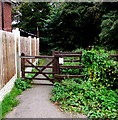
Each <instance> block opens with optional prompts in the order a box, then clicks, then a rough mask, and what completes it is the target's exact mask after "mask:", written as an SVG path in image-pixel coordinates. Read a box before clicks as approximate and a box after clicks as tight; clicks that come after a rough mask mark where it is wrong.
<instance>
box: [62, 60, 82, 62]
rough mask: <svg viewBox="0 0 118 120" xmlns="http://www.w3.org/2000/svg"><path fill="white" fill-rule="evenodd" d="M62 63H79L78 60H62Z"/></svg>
mask: <svg viewBox="0 0 118 120" xmlns="http://www.w3.org/2000/svg"><path fill="white" fill-rule="evenodd" d="M64 62H80V60H64Z"/></svg>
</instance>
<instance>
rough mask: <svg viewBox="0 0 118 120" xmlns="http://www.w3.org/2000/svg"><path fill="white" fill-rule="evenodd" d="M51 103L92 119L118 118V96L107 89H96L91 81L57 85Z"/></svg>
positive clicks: (68, 82) (65, 82)
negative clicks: (56, 103) (57, 103)
mask: <svg viewBox="0 0 118 120" xmlns="http://www.w3.org/2000/svg"><path fill="white" fill-rule="evenodd" d="M54 85H55V87H54V88H53V91H52V95H53V96H52V98H51V101H53V102H59V103H60V104H61V108H62V109H64V110H67V111H71V112H72V111H74V112H79V113H84V114H86V115H87V116H88V117H90V118H117V117H118V116H117V110H118V96H117V93H116V92H114V91H113V90H107V89H106V88H105V87H103V86H101V87H94V86H93V83H92V82H91V81H84V82H83V83H82V84H78V83H77V82H75V81H73V80H71V79H70V80H64V81H62V84H60V83H55V84H54Z"/></svg>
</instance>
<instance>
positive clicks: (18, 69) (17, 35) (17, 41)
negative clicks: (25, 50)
mask: <svg viewBox="0 0 118 120" xmlns="http://www.w3.org/2000/svg"><path fill="white" fill-rule="evenodd" d="M12 32H13V34H14V40H15V64H16V75H17V78H19V77H20V76H21V60H20V55H21V53H20V52H21V50H20V49H21V48H20V31H19V28H16V29H15V30H13V31H12Z"/></svg>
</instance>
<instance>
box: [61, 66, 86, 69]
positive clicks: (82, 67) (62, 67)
mask: <svg viewBox="0 0 118 120" xmlns="http://www.w3.org/2000/svg"><path fill="white" fill-rule="evenodd" d="M60 68H62V69H63V68H64V69H65V68H77V69H79V68H85V66H83V65H79V66H62V65H61V66H60Z"/></svg>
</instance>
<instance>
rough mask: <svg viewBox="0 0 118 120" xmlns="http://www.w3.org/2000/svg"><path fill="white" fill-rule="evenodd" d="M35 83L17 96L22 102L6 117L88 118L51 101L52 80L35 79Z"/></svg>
mask: <svg viewBox="0 0 118 120" xmlns="http://www.w3.org/2000/svg"><path fill="white" fill-rule="evenodd" d="M34 83H36V85H33V87H32V88H31V89H28V90H26V91H24V92H23V94H22V95H19V96H18V97H17V99H18V100H19V101H20V104H19V105H18V106H17V107H15V108H14V109H13V111H11V112H10V113H8V114H7V115H6V118H86V116H84V115H82V114H78V115H76V116H73V115H72V114H69V113H65V112H62V111H60V110H59V108H58V107H57V106H56V105H55V104H53V103H52V102H51V101H50V97H51V91H52V88H53V84H52V83H51V82H49V81H38V82H37V81H34ZM38 84H39V85H38ZM69 120H70V119H69Z"/></svg>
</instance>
